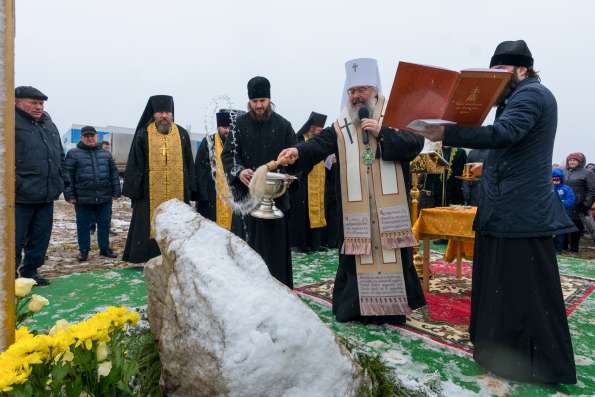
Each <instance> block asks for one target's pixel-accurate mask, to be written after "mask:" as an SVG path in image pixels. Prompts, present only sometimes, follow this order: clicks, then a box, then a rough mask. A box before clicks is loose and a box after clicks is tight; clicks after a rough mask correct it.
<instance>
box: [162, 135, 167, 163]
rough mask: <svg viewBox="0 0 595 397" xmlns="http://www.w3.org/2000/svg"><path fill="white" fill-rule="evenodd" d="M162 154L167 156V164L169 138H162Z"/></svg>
mask: <svg viewBox="0 0 595 397" xmlns="http://www.w3.org/2000/svg"><path fill="white" fill-rule="evenodd" d="M161 143H162V145H161V155H162V156H163V157H164V158H165V163H166V164H167V139H163V138H162V139H161Z"/></svg>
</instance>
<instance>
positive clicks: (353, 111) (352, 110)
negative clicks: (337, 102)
mask: <svg viewBox="0 0 595 397" xmlns="http://www.w3.org/2000/svg"><path fill="white" fill-rule="evenodd" d="M377 102H378V98H376V97H372V98H370V99H368V100H367V101H364V100H363V99H359V98H356V99H354V100H352V101H349V107H348V109H347V110H348V111H349V118H351V121H353V122H354V123H356V122H357V123H361V120H360V119H359V109H360V107H359V106H356V105H357V104H363V105H364V107H365V108H366V109H368V114H369V115H370V117H372V115H373V114H374V108H375V107H376V103H377Z"/></svg>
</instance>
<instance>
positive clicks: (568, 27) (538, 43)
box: [15, 0, 595, 162]
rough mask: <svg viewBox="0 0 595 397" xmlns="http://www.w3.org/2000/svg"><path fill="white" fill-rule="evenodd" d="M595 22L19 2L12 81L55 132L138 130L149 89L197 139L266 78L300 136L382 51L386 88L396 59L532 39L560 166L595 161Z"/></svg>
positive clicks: (496, 5)
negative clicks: (363, 63)
mask: <svg viewBox="0 0 595 397" xmlns="http://www.w3.org/2000/svg"><path fill="white" fill-rule="evenodd" d="M594 17H595V2H593V1H588V0H576V1H551V0H550V1H547V0H540V1H539V0H524V1H518V0H517V1H510V0H498V1H477V0H475V1H467V0H464V1H454V0H451V1H439V0H425V1H419V0H418V1H395V0H392V1H388V0H387V1H354V0H341V1H339V0H318V1H313V0H299V1H293V2H288V1H282V0H277V1H269V0H259V1H239V0H238V1H235V0H229V1H209V2H207V1H190V0H169V1H155V0H117V1H116V0H51V1H41V0H16V43H15V73H16V76H15V84H16V85H33V86H35V87H37V88H39V89H40V90H41V91H43V92H44V93H45V94H46V95H48V97H49V100H48V101H47V103H46V110H47V111H48V112H49V114H50V115H51V116H52V118H53V120H54V122H55V123H56V125H57V126H58V128H59V130H60V132H64V131H66V130H67V129H68V128H69V127H70V126H71V124H91V125H96V126H105V125H118V126H124V127H135V126H136V124H137V122H138V119H139V117H140V115H141V113H142V111H143V109H144V106H145V104H146V102H147V98H148V97H149V96H150V95H153V94H170V95H172V96H173V97H174V100H175V118H176V122H177V123H178V124H180V125H182V126H185V127H186V126H191V130H192V131H193V132H200V133H203V132H205V129H211V128H213V126H214V125H215V124H214V123H215V116H214V113H215V109H216V107H217V106H221V107H227V106H228V105H229V104H230V103H229V101H228V100H226V99H222V98H224V97H228V98H229V99H230V101H231V104H232V105H233V106H234V107H236V108H241V109H244V108H245V107H246V103H247V100H248V99H247V92H246V83H247V81H248V80H249V79H250V78H251V77H253V76H256V75H262V76H266V77H267V78H268V79H269V80H270V81H271V96H272V100H273V102H275V104H276V106H277V108H276V110H277V112H278V113H280V114H281V115H282V116H284V117H285V118H287V119H288V120H289V121H290V122H291V123H292V125H293V127H294V129H295V130H296V131H297V130H298V129H299V128H300V127H301V125H302V124H303V123H304V122H305V120H306V119H307V117H308V115H309V114H310V112H311V111H313V110H314V111H317V112H320V113H325V114H328V115H329V119H328V120H329V121H331V120H333V119H334V118H336V117H337V114H338V111H339V106H340V101H341V91H342V88H343V82H344V79H345V71H344V64H345V62H346V61H347V60H349V59H352V58H362V57H371V58H376V59H377V60H378V63H379V68H380V74H381V79H382V86H383V89H384V93H385V94H386V95H388V93H389V90H390V87H391V86H392V83H393V80H394V76H395V71H396V68H397V65H398V62H399V61H401V60H402V61H408V62H415V63H422V64H428V65H435V66H441V67H445V68H450V69H454V70H461V69H466V68H477V67H488V66H489V61H490V58H491V56H492V54H493V51H494V49H495V47H496V45H497V44H498V43H499V42H501V41H504V40H517V39H524V40H525V41H526V42H527V44H528V45H529V48H530V49H531V52H532V53H533V58H534V59H535V68H536V70H538V71H539V72H540V75H541V78H542V82H543V84H545V85H546V86H547V87H548V88H549V89H550V90H551V91H552V92H553V93H554V95H555V96H556V99H557V101H558V132H557V136H556V143H555V147H554V157H553V160H554V161H557V162H561V161H563V159H564V158H565V157H566V155H567V154H568V153H570V152H575V151H582V152H583V153H585V155H586V156H587V161H589V162H595V110H594V106H593V105H594V104H595V103H594V102H595V101H594V99H593V98H594V95H595V76H594V74H593V72H592V67H593V65H595V23H594V22H593V21H594V20H595V18H594ZM488 117H492V116H488ZM488 121H490V120H488Z"/></svg>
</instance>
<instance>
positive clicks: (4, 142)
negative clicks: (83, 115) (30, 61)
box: [0, 0, 15, 351]
mask: <svg viewBox="0 0 595 397" xmlns="http://www.w3.org/2000/svg"><path fill="white" fill-rule="evenodd" d="M14 29H15V25H14V0H2V12H1V13H0V45H1V46H2V51H0V52H1V54H2V55H1V57H2V59H1V61H2V62H0V64H1V65H2V66H1V68H2V70H0V74H2V76H3V78H2V80H3V83H4V85H3V86H2V92H1V93H0V112H2V113H1V114H0V120H1V122H0V129H1V130H2V131H1V132H0V153H1V158H2V165H1V167H2V172H1V173H0V186H1V187H2V192H1V193H0V194H1V195H2V197H1V198H0V203H1V204H0V233H2V248H3V250H2V253H3V258H2V263H1V265H0V266H1V268H0V288H1V290H0V319H1V320H2V321H1V322H2V324H0V327H1V328H0V351H3V350H5V349H6V348H7V347H8V346H9V345H10V344H12V343H13V342H14V331H15V297H14V276H15V263H14V261H15V243H14V229H15V226H14V188H15V186H14V184H15V182H14V178H15V175H14V172H15V171H14V164H15V163H14V161H15V160H14V156H15V152H14Z"/></svg>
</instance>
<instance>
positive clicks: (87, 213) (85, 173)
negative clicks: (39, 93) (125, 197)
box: [64, 126, 121, 262]
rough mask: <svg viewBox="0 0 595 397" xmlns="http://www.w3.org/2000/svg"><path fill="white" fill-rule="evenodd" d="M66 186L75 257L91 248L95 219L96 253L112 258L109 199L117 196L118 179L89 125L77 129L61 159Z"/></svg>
mask: <svg viewBox="0 0 595 397" xmlns="http://www.w3.org/2000/svg"><path fill="white" fill-rule="evenodd" d="M64 174H65V179H66V188H65V190H64V198H65V199H66V201H68V202H69V203H71V204H74V209H75V212H76V234H77V238H78V244H79V251H80V252H79V256H78V260H79V261H81V262H83V261H86V260H87V259H88V257H89V250H90V249H91V231H90V226H89V225H90V223H91V222H93V221H95V220H96V221H97V243H98V245H99V255H101V256H105V257H108V258H116V257H117V255H116V254H115V253H114V252H112V250H111V249H110V246H109V229H110V224H111V220H112V198H117V197H120V194H121V191H120V179H119V176H118V169H117V168H116V163H115V162H114V159H113V158H112V155H111V153H110V152H108V151H107V150H101V147H100V146H99V145H98V144H97V131H96V130H95V128H93V127H89V126H86V127H83V128H82V129H81V141H80V142H79V143H78V145H77V146H76V147H75V148H73V149H70V150H69V151H68V154H67V155H66V160H65V161H64Z"/></svg>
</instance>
